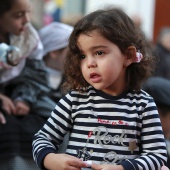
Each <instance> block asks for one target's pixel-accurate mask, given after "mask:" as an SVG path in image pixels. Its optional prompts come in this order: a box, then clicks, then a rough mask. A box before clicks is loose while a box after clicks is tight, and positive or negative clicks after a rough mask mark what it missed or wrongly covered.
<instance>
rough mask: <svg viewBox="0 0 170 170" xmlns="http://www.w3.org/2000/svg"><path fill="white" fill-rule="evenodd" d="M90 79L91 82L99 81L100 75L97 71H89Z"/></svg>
mask: <svg viewBox="0 0 170 170" xmlns="http://www.w3.org/2000/svg"><path fill="white" fill-rule="evenodd" d="M90 80H91V81H92V82H93V83H99V82H100V81H101V76H100V75H99V74H97V73H91V74H90Z"/></svg>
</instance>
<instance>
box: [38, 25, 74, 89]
mask: <svg viewBox="0 0 170 170" xmlns="http://www.w3.org/2000/svg"><path fill="white" fill-rule="evenodd" d="M72 30H73V27H72V26H70V25H67V24H64V23H60V22H53V23H51V24H49V25H47V26H44V27H43V28H42V29H40V30H39V36H40V39H41V41H42V43H43V46H44V52H43V56H44V57H43V60H44V62H45V65H46V67H47V71H48V80H49V85H50V87H51V88H52V89H57V88H58V87H59V85H60V84H61V82H62V78H63V76H62V74H63V65H64V59H65V56H66V54H67V45H68V39H69V36H70V34H71V32H72Z"/></svg>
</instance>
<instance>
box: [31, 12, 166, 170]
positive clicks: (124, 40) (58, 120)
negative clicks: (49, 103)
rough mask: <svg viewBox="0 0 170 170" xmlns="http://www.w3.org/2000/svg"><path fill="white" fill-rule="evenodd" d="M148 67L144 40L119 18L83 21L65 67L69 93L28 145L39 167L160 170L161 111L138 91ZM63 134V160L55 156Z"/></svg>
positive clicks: (98, 15)
mask: <svg viewBox="0 0 170 170" xmlns="http://www.w3.org/2000/svg"><path fill="white" fill-rule="evenodd" d="M153 63H154V62H153V57H152V56H151V55H150V51H149V48H148V46H147V43H146V40H145V37H144V35H143V33H142V32H141V30H140V29H139V28H138V27H137V26H136V25H135V24H134V23H133V21H132V20H131V19H130V18H129V17H128V16H127V15H126V14H125V13H124V12H122V11H121V10H119V9H106V10H97V11H95V12H92V13H91V14H89V15H87V16H85V17H84V18H82V19H81V20H80V21H79V22H78V23H77V24H76V25H75V28H74V30H73V32H72V34H71V37H70V40H69V56H68V57H67V58H66V63H65V74H66V81H67V83H66V84H65V85H67V86H68V87H69V88H70V89H71V92H70V93H68V94H67V95H66V96H65V97H64V98H62V99H61V100H60V101H59V102H58V104H57V106H56V107H55V109H54V110H53V112H52V114H51V117H50V118H49V119H48V120H47V122H46V124H45V125H44V126H43V128H42V129H41V130H40V131H39V132H38V133H37V134H35V137H34V140H33V155H34V159H35V161H36V163H37V164H38V166H39V167H40V168H42V169H51V170H64V169H68V170H80V169H81V168H85V167H86V168H87V167H88V166H91V168H92V169H94V170H138V169H140V170H149V169H150V170H158V169H161V167H162V166H163V165H164V164H166V161H167V153H166V146H165V142H164V136H163V132H162V127H161V123H160V119H159V116H158V111H157V109H156V105H155V103H154V101H153V98H152V97H151V96H149V95H148V94H147V93H146V92H144V91H142V90H140V88H141V84H142V82H143V81H144V80H145V78H146V77H148V76H149V75H150V74H151V73H152V69H153V68H154V67H153V65H154V64H153ZM68 131H70V138H69V143H68V147H67V150H66V154H58V153H57V151H58V146H59V144H60V143H61V142H62V140H63V137H64V135H65V134H66V133H67V132H68Z"/></svg>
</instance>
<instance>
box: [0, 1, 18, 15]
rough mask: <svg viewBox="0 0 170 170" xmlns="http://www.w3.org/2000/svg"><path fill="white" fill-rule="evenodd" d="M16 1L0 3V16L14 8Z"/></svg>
mask: <svg viewBox="0 0 170 170" xmlns="http://www.w3.org/2000/svg"><path fill="white" fill-rule="evenodd" d="M15 1H16V0H1V1H0V4H1V5H0V16H1V15H3V14H4V13H5V12H7V11H8V10H10V9H11V8H12V5H13V4H14V3H15Z"/></svg>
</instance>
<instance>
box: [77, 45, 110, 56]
mask: <svg viewBox="0 0 170 170" xmlns="http://www.w3.org/2000/svg"><path fill="white" fill-rule="evenodd" d="M99 48H104V49H107V48H108V47H107V46H105V45H97V46H93V47H90V50H91V51H93V50H97V49H99ZM80 52H81V53H82V54H83V53H84V51H83V50H82V49H80Z"/></svg>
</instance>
